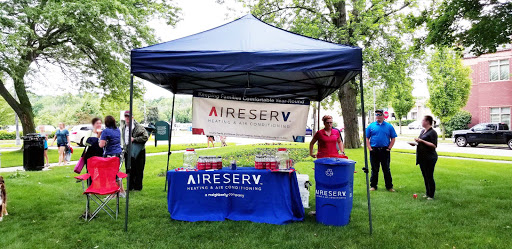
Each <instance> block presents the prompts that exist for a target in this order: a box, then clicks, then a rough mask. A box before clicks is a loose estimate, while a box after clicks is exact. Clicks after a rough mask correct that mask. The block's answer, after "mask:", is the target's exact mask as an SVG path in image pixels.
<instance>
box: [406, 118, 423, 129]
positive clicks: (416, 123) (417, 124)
mask: <svg viewBox="0 0 512 249" xmlns="http://www.w3.org/2000/svg"><path fill="white" fill-rule="evenodd" d="M407 127H409V129H410V130H413V129H423V126H421V122H420V121H417V120H416V121H414V122H412V123H410V124H409V125H408V126H407Z"/></svg>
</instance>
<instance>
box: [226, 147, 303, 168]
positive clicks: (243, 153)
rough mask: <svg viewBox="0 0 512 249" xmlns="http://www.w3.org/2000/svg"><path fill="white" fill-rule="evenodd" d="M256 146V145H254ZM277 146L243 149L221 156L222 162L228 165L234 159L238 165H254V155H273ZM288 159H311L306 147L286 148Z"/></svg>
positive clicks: (298, 160)
mask: <svg viewBox="0 0 512 249" xmlns="http://www.w3.org/2000/svg"><path fill="white" fill-rule="evenodd" d="M255 146H258V145H255ZM276 152H277V148H254V149H244V150H239V151H236V152H232V153H227V154H224V155H223V156H222V160H223V162H222V163H223V164H224V165H230V162H231V160H236V164H237V166H238V167H254V157H255V155H259V154H266V155H275V153H276ZM288 154H289V156H290V159H292V160H293V161H294V162H302V161H307V160H311V159H310V158H309V150H308V149H306V148H288Z"/></svg>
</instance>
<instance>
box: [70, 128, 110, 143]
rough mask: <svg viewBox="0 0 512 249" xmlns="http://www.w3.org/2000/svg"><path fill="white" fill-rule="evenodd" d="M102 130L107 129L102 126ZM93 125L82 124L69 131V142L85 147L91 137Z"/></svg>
mask: <svg viewBox="0 0 512 249" xmlns="http://www.w3.org/2000/svg"><path fill="white" fill-rule="evenodd" d="M101 128H102V129H105V126H104V125H102V127H101ZM91 130H92V125H90V124H81V125H75V126H73V128H72V129H71V130H70V131H69V140H71V142H72V143H76V144H78V145H79V146H85V144H84V143H85V141H86V140H87V138H88V137H89V136H90V135H91Z"/></svg>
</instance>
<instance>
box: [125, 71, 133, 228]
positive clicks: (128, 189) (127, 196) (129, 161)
mask: <svg viewBox="0 0 512 249" xmlns="http://www.w3.org/2000/svg"><path fill="white" fill-rule="evenodd" d="M132 120H133V74H130V122H132ZM127 125H128V124H127ZM128 137H132V125H131V124H130V125H128ZM127 155H128V160H126V158H125V159H124V160H126V172H127V173H128V177H127V178H126V188H127V190H126V211H125V215H124V231H125V232H128V208H129V203H130V175H131V173H130V169H131V167H132V157H131V155H132V140H131V139H129V140H128V151H127Z"/></svg>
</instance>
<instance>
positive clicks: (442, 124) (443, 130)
mask: <svg viewBox="0 0 512 249" xmlns="http://www.w3.org/2000/svg"><path fill="white" fill-rule="evenodd" d="M441 132H442V133H443V140H444V139H445V135H444V134H445V132H446V129H445V127H444V123H441Z"/></svg>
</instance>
